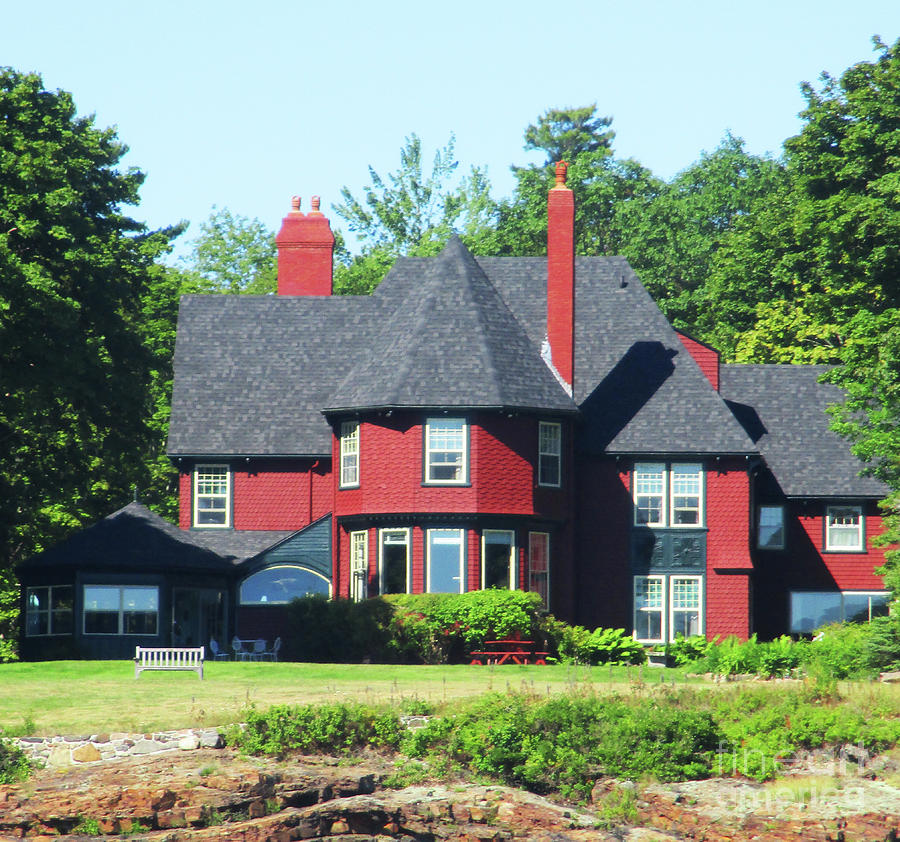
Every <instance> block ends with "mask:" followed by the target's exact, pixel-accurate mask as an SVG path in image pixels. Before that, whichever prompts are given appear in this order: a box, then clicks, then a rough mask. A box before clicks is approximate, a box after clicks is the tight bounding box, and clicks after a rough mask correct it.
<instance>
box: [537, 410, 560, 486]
mask: <svg viewBox="0 0 900 842" xmlns="http://www.w3.org/2000/svg"><path fill="white" fill-rule="evenodd" d="M561 476H562V427H561V425H560V424H556V423H551V422H549V421H541V422H540V426H539V430H538V485H549V486H552V487H554V488H558V487H559V485H560V478H561Z"/></svg>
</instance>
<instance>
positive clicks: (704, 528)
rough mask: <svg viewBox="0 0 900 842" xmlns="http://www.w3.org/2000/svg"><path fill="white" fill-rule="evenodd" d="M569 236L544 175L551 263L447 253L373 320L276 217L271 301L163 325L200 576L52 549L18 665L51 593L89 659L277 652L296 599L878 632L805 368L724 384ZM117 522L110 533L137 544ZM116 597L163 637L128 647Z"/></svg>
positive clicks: (232, 299) (213, 300) (877, 605)
mask: <svg viewBox="0 0 900 842" xmlns="http://www.w3.org/2000/svg"><path fill="white" fill-rule="evenodd" d="M573 224H574V202H573V197H572V193H571V191H570V190H569V189H568V188H567V187H566V186H565V166H564V165H561V166H560V167H559V168H558V171H557V184H556V186H555V187H554V188H553V189H552V190H551V191H550V195H549V201H548V232H547V242H548V257H547V258H478V257H473V256H472V255H471V254H470V253H469V252H468V251H467V250H466V248H465V246H464V245H463V244H462V242H461V241H460V240H458V239H457V238H453V239H451V241H450V242H449V243H448V245H447V247H446V248H445V249H444V251H443V252H442V253H441V254H440V255H439V256H437V257H435V258H402V259H400V260H398V261H397V263H396V264H395V266H394V267H393V268H392V269H391V271H390V272H389V273H388V274H387V276H386V277H385V279H384V280H383V282H382V283H381V285H380V286H379V287H378V289H377V290H376V291H375V292H374V293H373V294H372V295H371V296H331V265H332V264H331V260H332V249H333V245H334V238H333V236H332V234H331V230H330V227H329V224H328V221H327V219H326V218H325V217H324V216H323V215H322V214H321V213H320V212H319V210H318V203H317V201H316V200H314V203H313V210H312V212H311V213H309V214H304V213H302V212H301V211H300V207H299V201H295V203H294V207H293V209H292V210H291V212H290V213H289V214H288V216H287V217H285V220H284V223H283V226H282V229H281V231H280V232H279V234H278V237H277V240H276V242H277V245H278V249H279V276H278V287H279V289H278V295H275V296H227V295H226V296H185V297H184V298H183V300H182V304H181V310H180V315H179V326H178V340H177V346H176V352H175V381H174V392H173V400H172V416H171V425H170V434H169V445H168V451H169V455H170V457H171V458H172V460H173V462H174V464H175V465H176V466H177V468H178V470H179V472H180V477H181V516H180V526H181V528H182V536H183V539H182V541H183V543H184V544H186V545H190V547H191V548H193V549H191V553H193V555H194V556H196V555H197V552H196V549H197V548H202V549H203V550H205V551H211V552H212V553H213V554H215V555H216V556H218V557H219V558H220V559H221V569H220V571H219V573H218V574H217V576H216V577H212V576H209V577H207V584H206V586H205V587H201V585H200V584H198V583H197V582H196V581H193V580H191V581H186V580H184V578H183V571H179V569H178V567H177V565H176V564H175V563H169V562H167V560H166V559H165V558H160V559H159V564H158V565H157V566H158V568H159V569H158V571H157V572H156V574H155V575H156V578H154V579H153V582H150V581H149V580H147V581H144V580H143V579H142V575H143V574H144V573H146V570H145V568H146V567H147V564H146V561H143V562H141V564H140V565H136V566H137V567H139V568H140V569H134V567H132V568H130V569H129V570H128V571H127V575H126V571H125V570H124V568H127V567H128V562H127V560H123V570H121V571H119V572H118V573H117V572H115V571H111V570H110V569H108V568H107V569H105V570H103V571H94V572H92V571H91V569H90V559H89V554H87V553H83V554H82V555H81V556H78V554H69V555H67V553H66V550H65V545H61V546H60V547H58V548H55V549H54V550H53V551H50V552H55V553H56V556H54V558H56V559H57V560H58V559H59V558H62V557H65V558H71V559H72V565H71V566H72V567H73V568H77V569H78V574H77V577H75V576H73V575H68V574H67V573H66V572H65V570H64V569H63V568H61V567H60V566H59V565H58V564H57V566H56V567H53V566H51V565H49V564H48V563H47V562H46V559H44V560H43V561H42V557H41V556H37V557H36V558H35V559H33V560H31V561H30V562H28V563H26V564H25V565H23V567H22V568H20V571H19V573H20V577H21V578H22V581H23V585H24V586H25V587H24V588H23V590H24V591H25V592H26V595H25V597H24V599H25V606H24V607H25V609H26V610H25V611H24V612H23V614H24V615H25V616H26V627H25V632H26V635H25V641H26V647H24V648H26V649H27V648H28V645H30V646H31V651H33V652H35V653H37V652H38V651H39V650H40V647H41V645H42V641H43V640H44V639H45V638H47V637H53V636H54V635H56V634H57V629H55V628H54V627H53V623H54V621H53V610H54V608H53V606H54V597H55V594H54V589H56V590H60V592H61V593H63V595H64V596H67V597H68V599H69V600H70V603H71V604H70V607H69V609H68V610H69V615H63V616H64V617H66V616H67V617H68V619H67V620H65V621H64V622H63V623H62V624H61V626H60V627H61V628H63V629H64V631H63V636H65V635H66V634H68V635H72V637H73V641H74V642H76V643H77V644H78V645H79V646H80V647H81V650H82V651H97V649H98V646H99V645H100V642H101V638H103V639H104V640H105V641H106V644H107V645H108V646H111V647H113V648H115V647H116V646H120V648H123V650H124V649H125V648H127V647H128V646H133V645H134V643H147V644H151V643H153V642H156V643H158V644H161V645H162V644H168V643H170V642H188V641H191V642H197V643H199V642H203V641H204V639H205V638H206V637H208V636H209V635H210V634H212V633H215V634H220V635H224V636H226V637H227V636H230V635H231V634H232V633H235V632H236V633H237V634H238V635H239V636H240V637H255V636H257V635H264V636H266V637H268V638H272V637H274V635H275V634H276V633H277V631H278V628H279V626H278V623H279V618H280V614H279V610H280V609H279V606H283V605H284V604H285V603H286V602H287V601H289V600H290V599H291V598H293V597H294V596H297V595H301V594H303V593H309V592H319V593H326V594H330V595H332V596H334V597H342V598H352V599H364V598H366V597H368V596H373V595H376V594H384V593H397V592H413V593H418V592H429V591H430V592H438V591H440V592H447V591H449V592H461V591H468V590H477V589H480V588H488V587H500V588H521V589H525V590H531V591H536V592H538V593H540V594H541V597H542V599H543V601H544V603H545V605H546V606H547V607H548V609H549V610H551V611H552V612H553V613H555V614H556V615H557V616H559V617H561V618H563V619H566V620H569V621H572V622H578V623H582V624H585V625H588V626H597V625H603V626H615V627H625V628H628V629H630V630H632V631H633V633H634V635H635V637H636V638H637V639H638V640H641V641H644V642H647V643H655V642H663V641H666V640H669V639H672V638H674V636H675V635H676V634H678V633H683V634H685V635H689V634H697V633H699V634H706V635H709V636H712V635H716V634H722V635H726V634H736V635H738V636H740V637H746V636H747V635H749V634H750V633H751V632H753V631H755V630H758V631H759V632H760V634H762V635H765V636H772V635H777V634H780V633H784V632H794V633H804V632H808V631H811V630H812V629H813V628H815V627H816V626H817V625H820V624H821V623H823V622H827V621H830V620H834V619H841V618H851V617H867V616H871V614H872V613H874V612H878V611H880V610H883V608H884V606H885V604H886V595H885V593H884V591H883V587H882V584H881V582H880V580H879V579H878V578H877V577H876V576H875V575H874V573H873V568H874V567H875V565H877V564H878V563H880V561H881V559H882V551H881V550H877V549H873V548H872V543H871V538H872V536H873V535H875V534H877V533H878V532H879V531H880V530H881V523H880V519H879V517H878V515H877V510H876V507H875V501H876V500H877V499H879V498H880V497H882V496H884V494H885V489H884V488H883V487H882V486H881V485H880V484H879V483H877V482H875V481H874V480H872V479H867V478H860V477H859V476H858V472H859V469H860V467H861V466H860V465H859V463H858V462H857V461H856V460H855V459H854V458H853V457H852V456H851V455H850V453H849V450H848V448H847V445H846V443H845V442H843V441H842V440H840V439H839V438H837V437H836V436H835V435H834V434H833V433H831V432H830V431H829V429H828V417H827V415H826V414H825V411H824V408H825V406H826V405H827V404H829V403H834V402H837V401H838V400H840V392H839V391H838V390H836V389H835V388H834V387H830V386H824V385H821V384H819V383H818V382H817V378H818V375H820V374H821V369H819V368H815V367H805V366H735V365H727V366H720V364H719V357H718V354H717V353H716V352H715V351H714V350H713V349H711V348H709V347H707V346H706V345H703V344H702V343H700V342H697V341H696V340H694V339H692V338H690V337H687V336H683V335H680V334H678V333H676V332H675V331H674V330H673V328H672V327H671V325H669V323H668V322H667V320H666V319H665V317H664V316H663V315H662V313H661V312H660V310H659V309H658V307H657V306H656V304H655V303H654V301H653V300H652V299H651V298H650V296H649V295H648V294H647V292H646V291H645V289H644V288H643V286H642V285H641V283H640V281H639V280H638V278H637V277H636V276H635V274H634V272H633V271H632V270H631V268H630V267H629V265H628V264H627V262H626V261H625V260H624V259H623V258H618V257H611V258H606V257H597V258H582V257H576V256H575V255H574V253H573ZM136 505H139V504H132V507H134V506H136ZM132 507H126V509H125V510H122V511H121V512H118V513H116V515H114V516H112V517H114V518H115V517H118V518H120V519H123V518H126V516H127V517H135V518H137V519H138V520H140V521H141V522H142V524H144V525H146V522H147V521H148V520H150V519H152V518H151V516H149V513H146V510H143V511H136V510H132V511H130V513H129V509H131V508H132ZM95 528H96V527H92V529H95ZM160 528H161V527H160ZM88 531H89V530H87V531H86V532H88ZM45 555H46V554H45ZM126 555H127V554H126ZM189 555H190V553H189ZM198 557H199V556H198ZM79 559H80V560H79ZM201 561H202V563H203V564H207V563H208V557H207V556H205V555H204V556H202V558H201ZM198 563H199V562H198ZM70 572H71V571H70ZM179 577H181V579H179ZM126 580H127V581H126ZM129 588H131V589H134V590H135V593H136V592H137V590H138V589H143V590H141V594H142V595H143V596H142V598H143V599H144V600H145V602H146V603H147V605H146V606H144V608H145V611H144V613H145V614H147V615H148V616H149V614H150V613H152V612H155V622H150V621H149V620H145V621H144V624H143V625H141V626H140V628H137V629H132V631H131V632H129V622H128V617H127V614H128V610H127V605H126V603H127V602H128V598H129V595H130V594H129V593H128V590H129ZM148 588H150V589H153V588H155V589H156V590H155V591H154V594H155V596H153V595H152V594H150V591H149V590H148ZM66 589H68V590H66ZM192 589H193V591H194V592H196V593H197V594H198V596H197V598H196V599H195V600H194V602H192V603H190V599H189V597H188V594H189V593H191V592H192ZM151 596H153V598H152V599H151V598H150V597H151ZM114 597H117V598H118V600H119V602H118V609H117V610H118V612H119V614H118V625H117V626H116V628H115V630H114V629H113V626H114V625H115V623H114V622H113V619H112V617H111V614H112V612H113V611H114V610H116V609H114V608H113V607H112V603H113V602H114V601H115V599H114ZM103 599H106V600H107V602H108V603H109V607H108V611H109V612H110V616H108V617H107V618H106V621H107V624H106V625H105V626H103V627H102V628H101V627H100V626H99V625H98V624H97V623H96V622H95V621H94V619H92V618H94V617H95V615H96V612H97V611H99V610H101V609H100V608H98V605H100V603H101V602H102V600H103ZM189 603H190V605H189ZM151 605H152V607H148V606H151ZM185 606H188V608H190V610H186V608H185ZM41 612H44V613H41ZM66 630H67V631H66ZM185 630H189V633H186V631H185ZM151 631H152V632H153V634H150V633H149V632H151ZM113 637H114V639H113V640H110V638H113ZM105 651H106V650H105Z"/></svg>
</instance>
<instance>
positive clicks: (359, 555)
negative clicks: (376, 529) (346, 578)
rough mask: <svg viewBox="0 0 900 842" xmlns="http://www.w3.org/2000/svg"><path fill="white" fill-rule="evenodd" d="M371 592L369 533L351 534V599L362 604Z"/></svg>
mask: <svg viewBox="0 0 900 842" xmlns="http://www.w3.org/2000/svg"><path fill="white" fill-rule="evenodd" d="M368 590H369V533H368V532H351V533H350V598H351V599H353V601H354V602H360V601H361V600H363V599H365V598H366V596H368Z"/></svg>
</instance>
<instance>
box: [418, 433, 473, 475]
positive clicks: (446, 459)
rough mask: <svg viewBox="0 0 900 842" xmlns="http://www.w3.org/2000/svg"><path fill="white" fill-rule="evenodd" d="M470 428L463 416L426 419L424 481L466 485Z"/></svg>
mask: <svg viewBox="0 0 900 842" xmlns="http://www.w3.org/2000/svg"><path fill="white" fill-rule="evenodd" d="M468 450H469V429H468V424H466V420H465V419H464V418H429V419H427V421H426V422H425V482H426V484H429V485H465V483H466V482H468V479H469V458H468V455H469V454H468Z"/></svg>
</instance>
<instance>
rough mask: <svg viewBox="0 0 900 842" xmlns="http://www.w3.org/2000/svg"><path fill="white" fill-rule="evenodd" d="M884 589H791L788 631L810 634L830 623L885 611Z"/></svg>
mask: <svg viewBox="0 0 900 842" xmlns="http://www.w3.org/2000/svg"><path fill="white" fill-rule="evenodd" d="M890 596H891V595H890V594H889V593H888V592H886V591H791V618H790V630H791V633H792V634H811V633H812V632H814V631H815V630H816V629H818V628H821V627H822V626H826V625H828V624H829V623H841V622H845V621H846V622H851V621H852V622H862V623H866V622H869V621H870V620H871V619H872V618H873V617H878V616H883V615H885V614H887V613H888V604H889V603H890Z"/></svg>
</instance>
